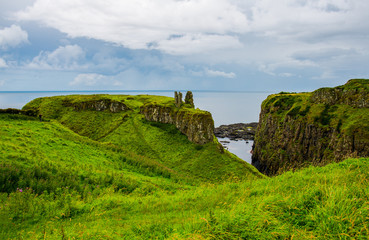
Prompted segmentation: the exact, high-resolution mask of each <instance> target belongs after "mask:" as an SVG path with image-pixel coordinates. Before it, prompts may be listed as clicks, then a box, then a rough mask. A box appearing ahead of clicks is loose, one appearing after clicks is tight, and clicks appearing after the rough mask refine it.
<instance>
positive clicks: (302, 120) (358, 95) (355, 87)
mask: <svg viewBox="0 0 369 240" xmlns="http://www.w3.org/2000/svg"><path fill="white" fill-rule="evenodd" d="M368 94H369V80H350V81H349V82H348V83H347V84H345V85H343V86H339V87H336V88H323V89H318V90H316V91H314V92H313V93H301V94H278V95H271V96H269V97H268V98H267V99H266V100H265V101H264V102H263V104H262V110H261V113H260V120H259V125H258V128H257V132H256V135H255V143H254V150H253V156H252V164H253V165H254V166H255V167H256V168H258V169H259V171H261V172H263V173H265V174H268V175H274V174H277V173H278V172H281V171H283V170H287V169H291V168H299V167H303V166H307V165H309V164H313V165H322V164H325V163H329V162H333V161H341V160H344V159H345V158H348V157H367V156H369V123H368V119H369V109H368V106H369V105H368V103H369V95H368Z"/></svg>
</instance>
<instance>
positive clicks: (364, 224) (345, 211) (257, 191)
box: [0, 96, 369, 239]
mask: <svg viewBox="0 0 369 240" xmlns="http://www.w3.org/2000/svg"><path fill="white" fill-rule="evenodd" d="M112 98H116V100H117V101H120V100H122V99H121V98H120V97H115V96H114V97H112ZM124 98H125V99H126V100H125V103H126V104H127V105H129V107H130V108H131V110H130V112H122V113H117V114H115V115H113V114H111V113H109V112H99V114H101V115H99V114H96V112H93V111H81V112H74V111H71V112H68V111H66V110H68V109H63V108H60V104H63V101H62V99H61V100H60V99H59V100H60V101H59V103H52V102H51V100H50V99H47V100H46V101H49V100H50V102H49V103H47V102H44V103H41V104H45V105H44V106H43V107H42V111H43V114H44V116H45V117H46V116H53V118H51V117H50V118H49V120H47V121H43V122H40V121H38V119H37V118H33V117H28V116H23V115H12V114H0V239H311V238H316V239H367V238H368V236H369V233H368V231H369V230H368V229H369V218H368V216H369V184H368V183H369V182H368V181H369V159H367V158H362V159H348V160H346V161H344V162H341V163H334V164H330V165H327V166H325V167H321V168H319V167H309V168H305V169H303V170H299V171H296V172H286V173H284V174H282V175H280V176H277V177H273V178H267V177H263V176H262V175H261V174H259V173H257V172H256V171H255V169H254V168H253V167H251V166H249V165H247V164H246V163H244V162H242V161H240V160H239V159H238V158H237V157H236V156H233V155H232V154H230V153H229V152H225V153H220V152H219V149H218V147H217V146H218V145H217V142H216V141H214V142H213V143H208V144H205V145H197V144H194V143H191V142H189V141H188V140H187V137H186V136H184V135H183V134H181V133H180V132H179V131H178V130H177V129H176V128H175V127H174V126H172V125H169V124H161V123H154V122H148V121H146V120H144V119H143V117H142V116H141V115H140V114H139V111H138V110H137V109H138V108H139V107H140V106H142V104H144V103H143V102H144V101H146V102H149V99H150V97H147V96H139V97H135V98H133V97H129V96H126V97H124ZM129 98H131V99H129ZM36 101H39V100H36ZM44 101H45V100H44ZM156 101H157V102H160V101H163V102H164V103H163V104H171V102H170V101H169V100H168V101H169V102H166V101H167V100H165V99H162V98H160V97H158V98H157V99H156ZM128 102H130V104H128ZM64 103H65V101H64ZM32 104H33V107H36V106H40V105H39V104H40V102H39V103H37V104H36V103H35V102H33V103H31V104H30V105H28V107H30V106H32ZM50 104H51V105H50ZM300 111H301V109H300V110H299V112H300ZM327 113H330V112H329V111H328V112H327ZM48 114H50V115H48ZM76 118H77V120H76ZM100 119H107V120H109V121H108V122H105V121H104V120H100ZM333 121H334V120H333ZM84 122H88V124H85V125H84V127H80V128H73V126H75V127H78V126H79V125H81V124H82V123H84ZM93 128H97V129H96V131H92V130H91V129H93ZM101 128H103V129H101ZM340 128H342V129H343V130H345V129H348V127H347V126H346V125H343V124H342V126H341V127H340ZM71 129H72V130H73V131H72V130H71Z"/></svg>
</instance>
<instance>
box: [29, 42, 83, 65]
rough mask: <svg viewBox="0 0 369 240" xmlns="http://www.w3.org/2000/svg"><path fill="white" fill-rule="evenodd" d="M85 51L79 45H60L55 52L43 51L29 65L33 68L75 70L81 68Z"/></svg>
mask: <svg viewBox="0 0 369 240" xmlns="http://www.w3.org/2000/svg"><path fill="white" fill-rule="evenodd" d="M84 57H85V52H84V51H83V49H82V48H81V47H80V46H78V45H67V46H60V47H59V48H57V49H56V50H54V51H53V52H47V51H46V52H41V53H40V54H39V55H38V56H37V57H35V58H33V60H32V62H30V63H29V64H28V65H27V67H28V68H32V69H53V70H74V69H78V68H81V67H82V66H81V65H80V64H79V62H80V60H83V59H84Z"/></svg>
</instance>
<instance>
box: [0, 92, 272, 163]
mask: <svg viewBox="0 0 369 240" xmlns="http://www.w3.org/2000/svg"><path fill="white" fill-rule="evenodd" d="M182 92H183V93H184V95H185V92H186V91H182ZM192 92H193V95H194V103H195V107H196V108H200V109H202V110H206V111H209V112H210V113H211V114H212V116H213V119H214V125H215V127H218V126H220V125H227V124H233V123H250V122H257V121H259V114H260V108H261V103H262V101H263V100H264V99H266V98H267V96H268V95H270V94H272V92H236V91H233V92H229V91H228V92H223V91H192ZM71 94H114V95H115V94H123V95H141V94H147V95H161V96H168V97H174V91H169V90H163V91H156V90H155V91H22V92H17V91H11V92H1V91H0V109H4V108H18V109H20V108H22V107H23V106H24V105H25V104H26V103H28V102H29V101H31V100H33V99H35V98H39V97H50V96H60V95H71ZM219 141H222V142H223V145H224V146H225V147H226V148H227V149H228V151H230V152H232V153H233V154H235V155H237V156H238V157H239V158H241V159H243V160H244V161H246V162H248V163H251V153H250V151H251V148H252V144H253V141H244V140H239V141H234V140H230V139H228V138H222V139H219Z"/></svg>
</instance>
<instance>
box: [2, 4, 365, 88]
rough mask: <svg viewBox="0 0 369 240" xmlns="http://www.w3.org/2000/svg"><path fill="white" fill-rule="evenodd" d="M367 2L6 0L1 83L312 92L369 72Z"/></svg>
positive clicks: (47, 85) (15, 86) (79, 86)
mask: <svg viewBox="0 0 369 240" xmlns="http://www.w3.org/2000/svg"><path fill="white" fill-rule="evenodd" d="M368 12H369V4H368V2H367V0H280V1H275V0H156V1H151V0H135V1H129V0H122V1H117V0H104V1H103V0H54V1H50V0H12V1H11V2H9V1H5V0H0V91H21V90H172V89H182V90H236V91H237V90H240V91H275V92H278V91H282V90H284V91H310V90H314V89H316V88H319V87H325V86H336V85H341V84H344V83H345V82H346V81H347V80H348V79H351V78H369V68H368V63H369V14H367V13H368Z"/></svg>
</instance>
